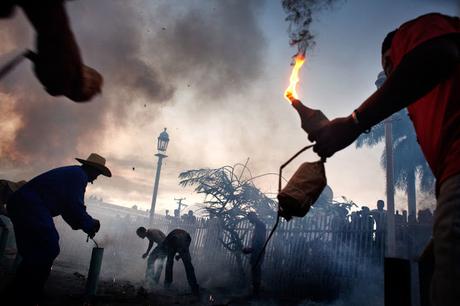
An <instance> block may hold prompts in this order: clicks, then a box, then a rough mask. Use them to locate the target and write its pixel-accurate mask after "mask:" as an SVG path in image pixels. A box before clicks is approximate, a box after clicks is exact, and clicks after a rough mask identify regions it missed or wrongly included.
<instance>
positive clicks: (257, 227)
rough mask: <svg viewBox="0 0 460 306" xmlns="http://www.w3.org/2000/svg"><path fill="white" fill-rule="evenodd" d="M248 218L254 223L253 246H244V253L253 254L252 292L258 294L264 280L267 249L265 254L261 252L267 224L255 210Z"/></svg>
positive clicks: (251, 259) (251, 263) (251, 260)
mask: <svg viewBox="0 0 460 306" xmlns="http://www.w3.org/2000/svg"><path fill="white" fill-rule="evenodd" d="M248 220H249V222H251V224H252V225H254V231H253V233H252V242H251V246H250V247H246V248H243V253H244V254H251V258H250V259H249V263H250V265H251V280H252V292H253V293H254V295H258V294H259V293H260V283H261V281H262V263H263V262H264V257H265V251H264V253H263V254H261V252H262V250H263V247H264V243H265V238H266V236H267V226H266V225H265V223H263V222H262V221H260V219H259V218H258V217H257V214H256V213H255V212H250V213H249V214H248ZM259 257H260V259H259Z"/></svg>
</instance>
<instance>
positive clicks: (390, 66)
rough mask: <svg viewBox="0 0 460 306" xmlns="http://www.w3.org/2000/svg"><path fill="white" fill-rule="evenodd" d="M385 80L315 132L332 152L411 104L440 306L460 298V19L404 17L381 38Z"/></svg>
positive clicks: (325, 151)
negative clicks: (429, 192) (427, 191)
mask: <svg viewBox="0 0 460 306" xmlns="http://www.w3.org/2000/svg"><path fill="white" fill-rule="evenodd" d="M382 66H383V68H384V71H385V73H386V75H387V80H386V82H385V83H384V84H383V86H382V87H381V88H380V89H379V90H377V91H376V92H375V93H374V94H373V95H371V96H370V97H369V98H368V99H367V100H366V101H364V103H362V104H361V105H360V106H359V107H358V109H356V110H355V111H354V112H353V113H352V114H351V115H350V116H348V117H344V118H336V119H334V120H332V121H330V122H329V123H327V124H326V125H324V126H323V127H321V128H320V129H318V130H316V131H314V132H312V133H310V135H309V139H310V141H315V142H316V144H315V146H314V151H315V152H317V153H318V154H319V155H320V156H321V157H324V158H326V157H330V156H332V155H333V154H334V153H335V152H337V151H339V150H341V149H343V148H345V147H347V146H348V145H350V144H351V143H352V142H354V141H355V140H356V138H357V137H358V136H359V135H360V134H361V133H362V132H364V131H366V130H367V129H369V128H371V127H372V126H374V125H375V124H377V123H379V122H380V121H382V120H383V119H385V118H387V117H388V116H390V115H391V114H393V113H395V112H397V111H399V110H401V109H403V108H405V107H407V108H408V111H409V116H410V118H411V120H412V122H413V124H414V127H415V131H416V134H417V138H418V141H419V143H420V147H421V149H422V151H423V153H424V155H425V158H426V159H427V161H428V164H429V165H430V167H431V170H432V171H433V174H434V175H435V177H436V180H437V182H436V195H437V208H436V214H435V222H434V226H433V242H434V256H435V272H434V275H433V281H432V292H431V294H432V301H433V304H434V305H435V306H450V305H452V306H453V305H459V303H460V20H459V18H457V17H449V16H446V15H442V14H437V13H432V14H427V15H423V16H420V17H418V18H416V19H414V20H411V21H409V22H407V23H404V24H403V25H401V26H400V28H398V29H397V30H395V31H393V32H391V33H389V34H388V35H387V37H386V38H385V40H384V42H383V44H382Z"/></svg>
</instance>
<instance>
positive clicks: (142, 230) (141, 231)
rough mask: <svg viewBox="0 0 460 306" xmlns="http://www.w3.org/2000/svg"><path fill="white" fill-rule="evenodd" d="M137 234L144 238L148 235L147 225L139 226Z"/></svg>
mask: <svg viewBox="0 0 460 306" xmlns="http://www.w3.org/2000/svg"><path fill="white" fill-rule="evenodd" d="M136 234H137V236H139V237H141V238H142V239H144V238H145V236H146V235H147V229H146V228H145V227H143V226H141V227H139V228H137V230H136Z"/></svg>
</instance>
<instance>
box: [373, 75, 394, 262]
mask: <svg viewBox="0 0 460 306" xmlns="http://www.w3.org/2000/svg"><path fill="white" fill-rule="evenodd" d="M385 80H386V75H385V72H383V71H382V72H380V73H379V74H378V76H377V81H375V85H376V86H377V88H380V87H382V85H383V83H385ZM391 121H392V118H391V116H390V117H389V118H387V119H385V121H384V127H385V154H386V167H385V168H386V193H387V224H386V228H387V230H386V237H387V239H386V246H387V247H386V256H389V257H392V256H395V255H396V236H395V188H394V169H393V124H392V122H391Z"/></svg>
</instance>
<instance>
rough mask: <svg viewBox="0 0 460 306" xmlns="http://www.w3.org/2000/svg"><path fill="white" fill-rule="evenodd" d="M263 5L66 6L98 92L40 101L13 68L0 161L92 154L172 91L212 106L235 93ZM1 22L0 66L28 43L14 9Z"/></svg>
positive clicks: (258, 48) (254, 46)
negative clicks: (98, 81) (86, 97)
mask: <svg viewBox="0 0 460 306" xmlns="http://www.w3.org/2000/svg"><path fill="white" fill-rule="evenodd" d="M263 2H264V1H262V0H260V1H250V2H245V1H225V2H212V1H196V2H187V4H184V3H183V2H179V1H177V2H175V1H168V2H164V3H162V2H160V4H157V3H152V2H151V1H136V2H131V1H129V2H128V1H121V0H110V1H108V0H106V1H75V2H69V3H68V4H67V8H68V13H69V16H70V19H71V22H72V26H73V30H74V32H75V35H76V38H77V40H78V43H79V45H80V49H81V52H82V56H83V58H84V61H85V63H86V64H88V65H90V66H92V67H94V68H96V69H97V70H99V71H100V72H101V73H102V74H103V76H104V88H103V94H102V96H99V97H97V98H96V99H94V101H92V102H91V103H87V104H75V103H72V102H70V101H67V100H66V99H65V98H53V97H50V96H48V95H47V94H46V93H45V92H44V90H43V89H42V88H41V85H40V84H39V83H38V81H37V80H36V79H35V77H34V76H33V74H32V71H31V67H30V65H24V64H23V65H22V66H21V67H19V68H18V69H17V70H16V71H14V72H13V73H12V74H10V75H9V76H8V77H7V78H6V79H4V80H2V84H0V93H2V96H1V98H2V104H3V103H4V105H2V109H3V108H4V109H8V110H9V112H10V114H11V116H10V115H8V118H3V117H4V116H3V115H2V119H5V120H2V123H3V124H5V122H7V121H9V120H10V119H9V118H14V122H13V121H12V122H9V123H8V124H10V125H14V128H12V129H10V136H11V137H2V138H1V139H0V158H1V159H2V162H3V163H5V162H11V161H12V162H13V164H16V165H18V164H27V163H31V162H32V161H33V162H34V163H35V162H44V163H47V162H50V161H52V163H53V164H56V162H59V161H63V160H66V159H68V158H70V157H73V156H76V154H79V153H84V154H88V152H90V151H96V150H97V148H98V145H99V144H100V143H101V142H102V141H103V140H104V139H105V138H106V137H107V133H109V132H111V133H112V134H113V133H114V131H115V132H116V130H117V129H120V128H123V127H124V126H125V125H126V124H128V123H129V124H133V119H134V121H135V124H138V125H139V126H142V125H144V124H146V123H148V122H151V121H152V120H155V114H156V113H157V112H158V110H159V109H160V107H161V106H162V105H164V104H166V103H171V101H173V99H174V96H175V94H176V92H177V91H178V90H188V91H190V93H191V94H194V95H196V97H197V99H196V100H200V101H212V102H213V103H218V102H219V99H220V98H221V97H225V96H226V95H227V94H228V93H229V92H234V91H239V92H241V91H244V87H245V84H247V83H248V82H251V80H253V79H256V78H257V77H258V75H259V72H260V69H259V67H261V66H262V64H261V63H262V56H261V54H262V52H263V49H264V48H263V47H264V45H265V39H264V38H263V36H262V32H261V29H260V28H259V26H258V24H257V23H256V21H255V19H256V18H255V14H256V13H257V11H258V9H259V8H260V6H261V5H262V4H263ZM179 4H180V5H179ZM1 23H2V30H1V31H0V37H2V41H5V44H4V45H3V46H8V48H7V47H2V48H0V58H1V59H2V62H4V60H6V59H8V57H9V56H10V54H11V56H12V53H13V52H14V50H17V51H18V52H19V51H22V50H23V49H24V48H27V47H29V48H31V47H32V46H33V31H32V29H31V27H30V25H29V24H28V22H27V21H26V20H25V18H24V17H23V16H22V13H21V12H20V11H17V12H16V16H15V18H14V19H8V20H2V21H1ZM141 112H142V113H141ZM136 114H140V116H139V118H137V117H134V116H135V115H136ZM10 121H11V120H10Z"/></svg>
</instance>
